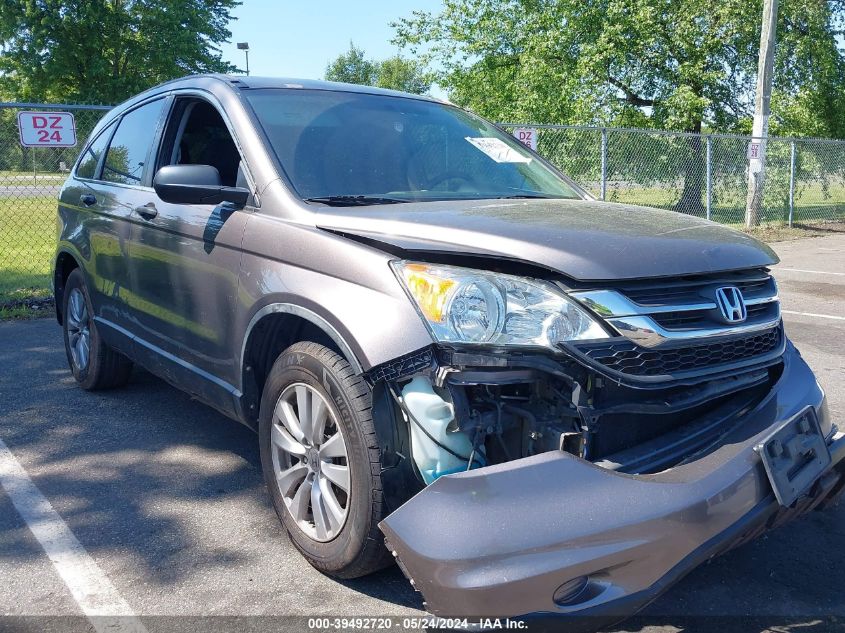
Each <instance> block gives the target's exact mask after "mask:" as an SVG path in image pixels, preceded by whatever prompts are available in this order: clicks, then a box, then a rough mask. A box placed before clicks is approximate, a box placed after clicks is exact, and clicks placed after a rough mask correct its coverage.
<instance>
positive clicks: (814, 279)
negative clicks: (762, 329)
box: [0, 234, 845, 633]
mask: <svg viewBox="0 0 845 633" xmlns="http://www.w3.org/2000/svg"><path fill="white" fill-rule="evenodd" d="M775 248H776V250H777V251H778V252H779V253H780V254H781V256H782V259H783V262H782V263H781V264H780V265H779V266H778V267H777V268H776V269H775V274H776V277H777V279H778V282H779V286H780V293H781V298H782V301H783V308H784V311H785V314H784V320H785V322H786V328H787V332H788V334H789V335H790V336H791V337H792V339H793V340H794V341H795V343H796V345H797V346H798V347H799V349H800V350H801V351H802V353H803V354H804V356H805V358H806V359H807V360H808V362H809V363H810V365H811V366H812V367H813V368H814V370H815V371H816V372H817V375H818V376H819V379H820V381H821V382H822V384H823V385H824V387H825V389H826V390H827V393H828V396H829V399H830V404H831V410H832V413H833V415H834V418H835V420H838V421H840V425H843V424H845V381H844V380H843V376H845V318H843V317H845V235H842V234H836V235H831V236H829V237H822V238H814V239H806V240H798V241H793V242H786V243H781V244H776V245H775ZM3 446H5V447H7V449H8V453H9V454H11V455H12V456H13V457H14V460H15V461H16V463H17V464H19V466H20V467H21V472H17V471H15V472H13V473H11V474H10V472H6V479H5V480H6V481H17V482H18V484H19V486H20V487H19V488H17V492H16V493H15V495H16V498H20V496H21V491H25V492H26V493H27V494H28V495H29V496H28V497H27V498H28V499H30V500H32V501H33V507H34V508H35V510H33V511H32V512H34V513H35V514H34V515H33V514H32V512H30V515H29V516H27V519H28V520H25V519H24V515H25V513H22V512H21V511H20V509H18V508H16V507H15V506H13V504H12V500H11V498H10V495H9V494H8V491H7V490H4V488H3V487H2V486H0V616H6V617H0V631H2V630H5V629H8V630H18V629H26V630H44V629H51V628H52V629H56V630H64V629H67V628H71V626H72V625H73V626H76V627H77V628H79V629H80V630H85V628H86V627H87V626H88V623H87V622H85V621H84V620H83V619H81V618H79V619H76V620H60V619H56V618H55V617H54V618H52V619H44V618H43V617H42V616H80V615H81V613H82V611H81V608H80V604H81V603H80V599H81V600H85V599H89V600H93V599H95V598H96V596H93V597H92V596H91V595H87V596H86V595H85V593H84V591H81V590H80V589H79V587H80V586H82V587H89V588H90V587H95V588H96V587H100V588H104V591H106V593H107V595H109V596H111V599H112V600H113V601H117V603H118V604H119V605H123V607H121V608H124V607H125V608H126V609H127V610H128V613H131V614H133V615H134V616H137V618H138V619H139V620H138V621H137V622H136V623H140V624H139V626H141V627H142V628H141V629H137V630H143V629H144V628H145V629H146V630H148V631H154V630H156V631H157V630H174V629H176V628H179V627H178V626H177V624H178V623H179V622H182V623H183V625H184V628H186V629H188V628H196V626H199V625H196V626H195V624H196V623H195V622H193V621H191V620H188V619H182V620H177V619H172V618H171V619H167V618H165V619H160V616H181V617H182V618H185V616H209V615H212V616H230V617H235V616H238V617H245V616H251V617H252V618H253V619H252V620H231V619H226V618H221V619H220V621H221V622H225V623H226V627H224V628H239V627H241V628H249V626H253V627H254V628H255V630H269V629H270V628H272V626H273V624H274V623H278V622H282V621H284V620H282V619H280V618H278V617H277V616H291V615H295V616H332V617H334V616H367V617H370V616H383V615H384V616H387V615H390V616H399V617H401V616H408V617H413V616H421V615H423V613H424V612H423V611H422V604H421V600H420V598H419V596H418V594H416V593H415V592H414V590H413V588H412V587H411V586H410V585H409V584H408V582H407V581H406V580H405V578H404V577H403V576H402V574H401V573H400V572H399V570H398V569H396V568H391V569H388V570H386V571H383V572H381V573H378V574H375V575H373V576H370V577H368V578H364V579H359V580H355V581H348V582H338V581H336V580H333V579H331V578H328V577H326V576H324V575H322V574H320V573H319V572H317V571H315V570H314V569H312V568H311V567H310V566H309V565H308V564H307V563H306V562H305V561H304V560H303V559H302V558H301V557H300V555H299V554H298V553H297V552H296V551H295V550H294V548H293V547H292V546H291V545H290V543H289V542H288V540H287V537H286V536H285V534H284V533H283V531H282V529H281V527H280V525H279V524H278V521H277V519H276V516H275V514H274V512H273V510H272V508H271V506H270V502H269V499H268V496H267V494H266V493H265V490H264V485H263V481H262V477H261V471H260V465H259V457H258V450H257V445H256V437H255V435H254V434H253V433H252V432H251V431H249V430H248V429H247V428H245V427H243V426H241V425H239V424H237V423H235V422H233V421H231V420H229V419H227V418H224V417H222V416H221V415H219V414H217V413H215V412H214V411H213V410H211V409H209V408H208V407H206V406H204V405H202V404H199V403H198V402H196V401H194V400H192V399H191V398H190V397H189V396H187V395H185V394H183V393H181V392H179V391H177V390H176V389H174V388H172V387H170V386H168V385H166V384H165V383H163V382H162V381H160V380H158V379H156V378H154V377H152V376H151V375H149V374H148V373H146V372H143V371H138V370H136V372H135V373H134V376H133V379H132V381H131V383H130V384H129V386H128V387H127V388H126V389H123V390H119V391H112V392H103V393H86V392H83V391H82V390H80V389H78V388H77V387H76V386H75V384H74V382H73V379H72V377H71V375H70V372H69V371H68V369H67V362H66V359H65V356H64V351H63V348H62V341H61V331H60V329H59V327H58V325H57V324H56V323H55V321H53V320H52V319H39V320H34V321H26V322H12V323H2V324H0V453H2V447H3ZM10 478H11V479H10ZM27 482H29V483H27ZM30 485H31V489H30V488H29V487H27V486H30ZM27 491H29V492H27ZM30 493H31V494H30ZM39 495H41V496H39ZM50 508H52V509H53V510H54V513H53V514H51V513H50V512H49V509H50ZM491 521H495V517H491ZM430 529H432V530H436V529H437V517H432V518H431V526H430ZM36 535H38V538H37V537H36ZM45 535H46V536H45ZM45 538H46V541H45ZM844 539H845V504H843V505H840V506H838V507H837V508H835V509H833V510H831V511H828V512H824V513H813V514H812V515H810V516H808V517H805V518H802V519H800V520H798V521H796V522H793V523H791V524H789V525H787V526H785V527H783V528H780V529H778V530H776V531H773V532H770V533H768V534H767V535H765V536H764V537H762V538H761V539H759V540H757V541H755V542H752V543H750V544H748V545H745V546H743V547H741V548H739V549H737V550H734V551H732V552H730V553H728V554H726V555H724V556H722V557H721V558H718V559H716V560H714V561H712V562H711V563H709V564H707V565H705V566H703V567H700V568H698V569H696V570H695V571H693V572H692V573H691V574H690V575H689V576H687V577H686V578H685V579H684V580H683V581H681V582H680V583H679V584H678V585H676V586H675V587H673V588H672V589H670V590H669V591H668V592H667V593H666V594H665V595H664V596H663V597H661V598H660V599H659V600H658V601H656V602H655V603H653V604H652V605H651V606H649V607H648V608H647V610H646V611H645V612H644V614H643V616H642V617H640V618H637V619H635V620H632V621H629V622H628V623H627V624H623V625H622V626H621V627H620V628H619V629H618V630H620V631H629V630H630V631H647V632H649V633H656V632H658V631H660V632H668V631H680V630H695V631H712V632H718V633H724V632H725V631H727V630H734V629H731V627H732V626H734V625H736V626H741V627H742V628H741V630H754V631H763V630H784V629H783V627H785V626H788V630H800V631H801V632H802V633H806V632H808V631H812V632H815V631H828V630H831V628H830V627H831V624H830V621H829V620H824V619H823V618H825V617H826V616H831V615H838V616H839V617H841V618H845V592H843V591H842V589H843V587H845V565H843V563H844V562H845V548H843V546H842V544H843V540H844ZM44 542H47V543H48V544H50V547H51V548H52V549H51V550H50V553H49V555H48V554H47V553H46V552H45V549H44V546H43V545H42V543H44ZM74 542H75V544H74ZM77 546H79V549H76V548H77ZM79 551H81V552H82V553H83V554H84V556H87V557H88V559H86V560H88V561H89V562H90V565H89V567H85V568H84V569H77V568H73V567H71V568H68V566H67V565H64V566H63V560H64V561H65V562H66V559H67V557H68V555H67V552H79ZM74 560H76V559H74ZM69 569H70V571H68V570H69ZM75 583H76V584H75ZM79 583H82V584H81V585H80V584H79ZM85 583H87V584H85ZM80 595H81V598H80ZM118 611H119V610H118ZM157 616H159V617H157ZM259 616H266V617H264V618H260V617H259ZM269 616H274V617H269ZM716 616H720V617H716ZM690 618H692V620H690ZM250 622H251V623H252V624H249V623H250ZM297 622H298V623H299V624H300V625H301V628H305V629H307V628H308V626H307V624H308V623H307V619H305V620H298V621H297ZM690 622H694V626H693V625H691V624H690ZM786 622H789V624H785V623H786ZM255 623H259V624H255ZM738 623H741V625H740V624H738ZM95 626H96V627H97V628H100V629H101V630H106V629H107V627H105V626H103V625H96V624H95ZM133 626H134V625H133ZM202 626H203V628H206V629H207V628H208V621H203V625H202ZM776 627H780V628H776ZM736 630H740V629H736Z"/></svg>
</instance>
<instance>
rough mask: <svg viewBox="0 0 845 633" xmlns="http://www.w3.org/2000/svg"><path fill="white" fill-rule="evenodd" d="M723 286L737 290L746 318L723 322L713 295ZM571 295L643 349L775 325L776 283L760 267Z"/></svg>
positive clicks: (777, 317)
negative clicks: (738, 320)
mask: <svg viewBox="0 0 845 633" xmlns="http://www.w3.org/2000/svg"><path fill="white" fill-rule="evenodd" d="M725 286H733V287H736V288H737V289H739V290H740V292H741V293H742V296H743V298H744V301H745V305H746V309H747V317H746V319H745V320H744V321H743V322H741V323H727V322H726V320H725V319H724V317H723V316H722V315H721V312H720V310H719V306H718V304H717V301H716V296H715V295H716V290H717V289H718V288H721V287H725ZM571 296H572V297H573V298H575V299H577V300H578V301H580V302H581V303H582V304H584V305H585V306H586V307H588V308H590V309H591V310H593V311H594V312H596V313H597V314H599V315H601V316H602V317H603V318H604V319H605V321H606V322H607V323H608V324H609V325H610V326H611V327H613V328H614V329H615V330H616V332H617V333H618V334H619V335H621V336H623V337H625V338H627V339H628V340H630V341H632V342H634V343H636V344H637V345H638V346H641V347H645V348H655V347H660V346H663V345H672V346H675V347H677V345H679V344H683V343H684V342H689V343H690V344H694V343H697V342H701V341H702V340H703V339H712V338H716V337H722V336H734V337H735V336H744V335H747V334H753V333H757V332H762V331H766V330H772V329H773V328H775V327H777V326H778V325H779V324H780V302H779V301H778V295H777V285H776V284H775V280H774V279H773V278H772V276H771V275H770V274H769V272H768V270H766V269H764V268H758V269H752V270H747V271H739V272H729V273H718V274H712V275H690V276H685V277H680V278H675V279H670V280H666V279H662V280H648V281H639V282H627V283H620V284H618V285H615V287H611V288H596V289H590V290H577V291H574V292H572V293H571Z"/></svg>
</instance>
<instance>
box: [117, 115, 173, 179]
mask: <svg viewBox="0 0 845 633" xmlns="http://www.w3.org/2000/svg"><path fill="white" fill-rule="evenodd" d="M163 105H164V100H162V99H158V100H157V101H152V102H150V103H147V104H146V105H142V106H141V107H140V108H137V109H135V110H132V111H131V112H129V113H128V114H126V115H124V117H123V118H122V119H121V120H120V123H119V124H118V126H117V131H116V132H115V133H114V137H113V138H112V141H111V145H109V151H108V153H107V154H106V162H105V165H104V166H103V180H106V181H108V182H117V183H122V184H127V185H137V184H140V183H141V179H142V178H143V177H144V165H145V164H146V162H147V155H148V154H149V151H150V144H151V143H152V140H153V138H154V137H155V132H156V126H157V125H158V120H159V118H160V117H161V109H162V106H163Z"/></svg>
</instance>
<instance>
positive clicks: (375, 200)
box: [305, 196, 411, 207]
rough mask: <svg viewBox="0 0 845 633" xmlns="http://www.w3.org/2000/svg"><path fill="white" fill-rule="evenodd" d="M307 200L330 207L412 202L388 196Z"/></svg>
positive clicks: (333, 197) (331, 197)
mask: <svg viewBox="0 0 845 633" xmlns="http://www.w3.org/2000/svg"><path fill="white" fill-rule="evenodd" d="M305 201H306V202H320V203H322V204H327V205H329V206H330V207H359V206H360V207H363V206H367V205H370V204H399V203H401V202H411V201H410V200H403V199H402V198H387V197H383V196H321V197H316V198H305Z"/></svg>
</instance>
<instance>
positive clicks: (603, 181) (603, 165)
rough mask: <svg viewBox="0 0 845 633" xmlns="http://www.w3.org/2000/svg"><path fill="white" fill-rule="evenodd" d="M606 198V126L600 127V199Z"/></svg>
mask: <svg viewBox="0 0 845 633" xmlns="http://www.w3.org/2000/svg"><path fill="white" fill-rule="evenodd" d="M605 198H607V128H605V127H603V128H602V129H601V199H602V200H604V199H605Z"/></svg>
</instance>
